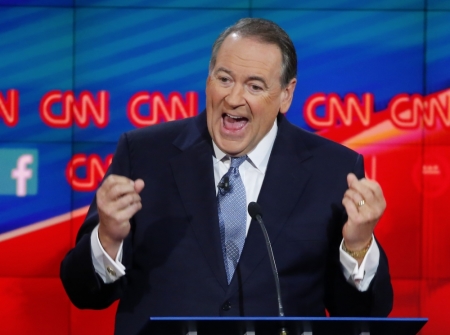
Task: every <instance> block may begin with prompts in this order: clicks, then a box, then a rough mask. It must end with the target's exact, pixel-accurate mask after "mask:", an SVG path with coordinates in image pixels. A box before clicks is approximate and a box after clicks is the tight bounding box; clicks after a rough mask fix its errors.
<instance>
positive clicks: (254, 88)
mask: <svg viewBox="0 0 450 335" xmlns="http://www.w3.org/2000/svg"><path fill="white" fill-rule="evenodd" d="M250 88H251V90H252V91H254V92H260V91H262V90H263V88H262V87H261V86H258V85H254V84H252V85H250Z"/></svg>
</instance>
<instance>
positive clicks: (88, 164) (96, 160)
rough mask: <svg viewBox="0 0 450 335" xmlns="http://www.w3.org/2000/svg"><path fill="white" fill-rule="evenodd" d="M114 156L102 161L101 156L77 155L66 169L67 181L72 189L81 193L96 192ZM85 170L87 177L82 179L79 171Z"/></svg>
mask: <svg viewBox="0 0 450 335" xmlns="http://www.w3.org/2000/svg"><path fill="white" fill-rule="evenodd" d="M112 158H113V155H112V154H111V155H108V156H106V159H105V160H104V161H102V159H101V158H100V156H99V155H97V154H92V155H89V156H88V155H86V154H76V155H74V156H73V157H72V159H71V160H70V162H69V164H67V167H66V179H67V182H68V183H69V184H70V186H72V189H73V190H75V191H80V192H91V191H95V190H96V189H97V187H98V185H99V184H100V182H101V181H102V179H103V177H104V175H105V173H106V171H107V170H108V167H109V165H110V164H111V161H112ZM80 170H85V171H86V177H80V176H79V175H78V174H77V171H80Z"/></svg>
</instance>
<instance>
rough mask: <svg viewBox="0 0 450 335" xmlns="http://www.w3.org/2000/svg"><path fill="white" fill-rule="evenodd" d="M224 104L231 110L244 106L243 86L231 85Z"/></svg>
mask: <svg viewBox="0 0 450 335" xmlns="http://www.w3.org/2000/svg"><path fill="white" fill-rule="evenodd" d="M225 102H226V103H227V104H228V106H229V107H230V108H232V109H235V108H237V107H240V106H242V105H245V99H244V88H243V86H242V85H239V84H235V85H233V87H232V88H231V89H230V92H229V94H228V95H227V96H226V97H225Z"/></svg>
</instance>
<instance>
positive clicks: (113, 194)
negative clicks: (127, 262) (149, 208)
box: [96, 175, 144, 259]
mask: <svg viewBox="0 0 450 335" xmlns="http://www.w3.org/2000/svg"><path fill="white" fill-rule="evenodd" d="M143 188H144V181H143V180H142V179H136V181H132V180H131V179H129V178H126V177H122V176H118V175H109V176H108V177H107V178H106V179H105V180H104V182H103V184H102V185H101V186H100V188H99V189H98V190H97V194H96V200H97V209H98V215H99V219H100V225H99V228H98V235H99V239H100V243H101V244H102V246H103V249H105V251H106V252H107V253H108V255H109V256H111V258H113V259H115V258H116V255H117V252H118V251H119V247H120V244H121V242H122V241H123V239H125V237H127V235H128V233H129V232H130V219H131V217H132V216H133V215H134V214H135V213H136V212H137V211H139V210H140V209H141V208H142V204H141V197H140V196H139V193H140V192H141V191H142V189H143Z"/></svg>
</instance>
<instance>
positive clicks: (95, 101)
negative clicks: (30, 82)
mask: <svg viewBox="0 0 450 335" xmlns="http://www.w3.org/2000/svg"><path fill="white" fill-rule="evenodd" d="M55 105H59V106H60V107H61V110H62V111H61V113H55V112H54V111H53V109H52V107H53V106H55ZM39 114H40V116H41V119H42V121H44V123H45V124H46V125H47V126H49V127H52V128H69V127H71V126H72V125H73V123H74V122H75V123H76V125H78V126H79V127H81V128H86V127H87V126H88V125H89V123H90V120H92V121H93V122H94V124H95V125H96V126H97V127H98V128H103V127H105V126H107V125H108V121H109V94H108V92H107V91H100V92H98V93H97V98H95V97H94V95H93V94H92V93H91V92H88V91H83V92H81V93H80V96H79V97H78V99H77V98H75V95H74V94H73V92H72V91H66V92H61V91H58V90H54V91H50V92H48V93H46V94H45V95H44V96H43V97H42V99H41V103H40V105H39Z"/></svg>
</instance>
